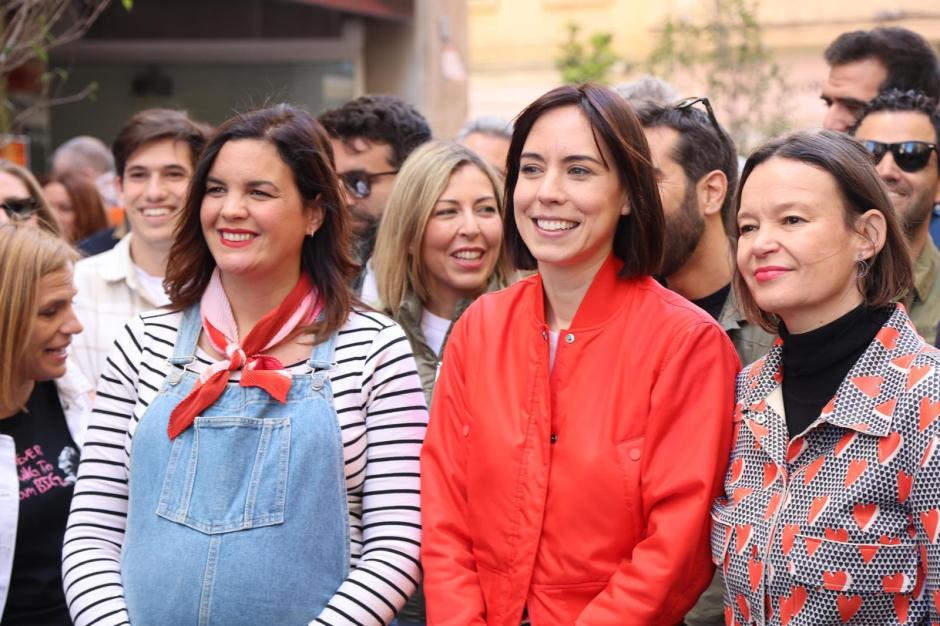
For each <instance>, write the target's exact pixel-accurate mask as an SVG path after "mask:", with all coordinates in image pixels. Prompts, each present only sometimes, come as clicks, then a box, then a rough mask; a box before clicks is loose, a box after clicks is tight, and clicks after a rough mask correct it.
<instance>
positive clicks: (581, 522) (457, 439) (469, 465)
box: [421, 256, 739, 626]
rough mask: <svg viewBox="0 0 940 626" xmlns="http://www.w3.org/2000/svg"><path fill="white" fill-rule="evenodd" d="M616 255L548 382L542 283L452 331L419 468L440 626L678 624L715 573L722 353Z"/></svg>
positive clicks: (723, 343) (717, 335)
mask: <svg viewBox="0 0 940 626" xmlns="http://www.w3.org/2000/svg"><path fill="white" fill-rule="evenodd" d="M621 267H622V264H621V262H620V261H618V260H617V259H616V258H615V257H613V256H611V257H610V258H609V259H608V260H607V261H606V262H605V264H604V266H603V267H602V268H601V269H600V271H599V272H598V273H597V275H596V276H595V278H594V280H593V282H592V284H591V286H590V288H589V289H588V292H587V294H586V295H585V297H584V300H583V301H582V303H581V306H580V308H579V309H578V311H577V314H576V315H575V318H574V320H573V322H572V326H571V328H568V329H564V330H562V331H561V333H560V336H559V341H558V349H557V353H556V358H555V364H554V369H552V370H551V371H549V333H548V327H547V325H546V322H545V311H544V297H543V290H542V283H541V280H540V278H539V276H538V275H536V276H532V277H530V278H528V279H526V280H523V281H520V282H519V283H516V284H515V285H513V286H512V287H510V288H508V289H505V290H503V291H500V292H497V293H493V294H487V295H484V296H482V297H480V298H479V299H478V300H477V301H476V302H475V303H474V304H473V305H472V306H471V307H470V308H469V309H468V310H467V311H466V312H465V313H464V315H463V316H462V317H461V318H460V320H459V321H458V322H457V324H456V325H455V326H454V328H453V330H452V331H451V335H450V338H449V340H448V343H447V348H446V352H445V354H444V361H443V368H442V371H441V375H440V378H439V379H438V382H437V385H436V387H435V390H434V400H433V406H432V411H431V420H430V425H429V428H428V433H427V438H426V440H425V443H424V448H423V450H422V453H421V464H422V469H421V491H422V527H423V538H422V561H423V566H424V572H425V583H424V584H425V594H426V597H427V605H428V622H429V624H432V625H435V626H444V625H447V626H450V625H453V626H466V625H467V624H476V625H479V624H490V625H499V626H519V622H520V619H521V617H522V615H523V610H524V609H525V608H527V609H528V614H529V617H530V618H531V621H532V623H533V624H535V625H537V626H538V625H543V624H551V625H552V626H564V625H567V624H578V625H583V626H587V625H598V626H599V625H601V624H611V625H613V624H616V625H618V626H629V625H640V624H644V625H645V624H669V625H673V624H676V623H678V622H680V621H681V620H682V616H683V615H684V614H685V612H686V611H687V610H688V609H689V608H690V607H691V606H692V604H693V603H694V602H695V600H696V598H697V597H698V595H699V593H700V592H701V591H702V590H703V589H704V588H705V587H706V586H707V585H708V582H709V581H710V580H711V575H712V565H711V563H710V552H709V546H708V533H709V505H710V502H711V499H712V497H713V496H714V495H715V494H717V493H718V492H719V491H720V490H721V482H722V477H723V474H724V471H725V469H726V467H727V459H728V454H729V449H730V444H731V429H732V415H733V407H734V379H735V374H736V372H737V371H738V369H739V363H738V357H737V355H736V354H735V351H734V347H733V346H732V345H731V342H730V341H729V340H728V338H727V337H726V336H725V334H724V332H723V331H722V330H721V328H720V327H719V326H718V325H717V324H716V323H715V322H714V321H713V320H712V319H711V318H710V317H709V316H708V315H707V314H706V313H704V312H703V311H702V310H700V309H699V308H697V307H695V306H694V305H692V304H691V303H689V302H688V301H686V300H684V299H683V298H681V297H679V296H678V295H675V294H673V293H672V292H670V291H668V290H667V289H665V288H663V287H662V286H660V285H659V284H658V283H656V282H655V281H654V280H652V279H651V278H649V277H640V278H632V279H622V278H619V277H618V276H617V273H618V272H619V270H620V268H621Z"/></svg>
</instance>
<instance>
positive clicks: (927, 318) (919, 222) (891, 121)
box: [850, 89, 940, 342]
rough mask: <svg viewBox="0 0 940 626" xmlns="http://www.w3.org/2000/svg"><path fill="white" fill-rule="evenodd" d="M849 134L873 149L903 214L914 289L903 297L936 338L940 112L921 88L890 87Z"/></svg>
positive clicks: (939, 318) (920, 325)
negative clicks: (934, 229) (933, 231)
mask: <svg viewBox="0 0 940 626" xmlns="http://www.w3.org/2000/svg"><path fill="white" fill-rule="evenodd" d="M850 133H851V134H853V135H854V136H855V138H856V139H858V140H859V141H861V142H862V144H863V145H864V146H865V147H866V148H867V149H868V151H869V152H871V153H872V156H873V158H874V160H875V163H876V165H875V168H876V169H877V171H878V174H879V176H881V180H882V181H884V183H885V186H887V188H888V192H889V196H890V197H891V200H892V202H893V203H894V208H895V210H896V211H897V213H898V216H899V217H900V218H901V224H902V225H903V227H904V234H905V236H906V237H907V243H908V246H909V248H910V251H911V257H912V258H913V259H914V292H913V293H912V294H910V295H909V296H908V298H907V300H906V301H905V304H906V305H907V307H908V310H909V312H910V316H911V320H912V321H913V322H914V325H915V326H916V327H917V332H918V333H919V334H920V335H921V336H922V337H923V338H924V339H926V340H927V341H930V342H934V341H935V340H936V339H937V325H938V322H940V250H938V249H937V246H936V245H935V244H934V242H933V240H932V239H931V237H930V219H931V217H932V215H933V208H934V205H935V204H937V203H940V155H938V146H940V111H938V110H937V101H936V100H934V99H932V98H928V97H927V96H925V95H924V94H923V93H921V92H917V91H901V90H898V89H890V90H888V91H884V92H882V93H881V94H880V95H879V96H878V97H877V98H875V99H874V100H872V101H871V102H869V103H868V104H867V105H866V106H865V108H864V109H863V111H862V115H861V117H860V118H859V121H858V122H857V123H856V124H855V126H854V127H853V128H852V129H850Z"/></svg>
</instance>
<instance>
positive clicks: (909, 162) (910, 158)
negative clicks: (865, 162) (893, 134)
mask: <svg viewBox="0 0 940 626" xmlns="http://www.w3.org/2000/svg"><path fill="white" fill-rule="evenodd" d="M862 144H863V145H864V146H865V149H866V150H868V151H869V152H871V154H872V156H873V157H875V165H878V164H879V163H881V159H883V158H884V156H885V155H886V154H887V153H888V152H891V156H892V157H894V163H895V164H896V165H897V166H898V167H899V168H901V170H902V171H904V172H908V173H913V172H919V171H920V170H922V169H924V168H925V167H927V163H929V162H930V153H931V152H932V151H936V150H937V144H933V143H927V142H925V141H900V142H898V143H882V142H880V141H871V140H869V141H863V142H862ZM938 154H940V152H938Z"/></svg>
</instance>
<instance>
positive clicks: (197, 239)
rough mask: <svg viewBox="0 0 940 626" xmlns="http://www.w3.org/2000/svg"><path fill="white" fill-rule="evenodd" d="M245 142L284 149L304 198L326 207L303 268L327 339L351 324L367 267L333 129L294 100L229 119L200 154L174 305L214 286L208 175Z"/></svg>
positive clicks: (173, 276)
mask: <svg viewBox="0 0 940 626" xmlns="http://www.w3.org/2000/svg"><path fill="white" fill-rule="evenodd" d="M239 139H255V140H259V141H266V142H268V143H270V144H271V145H273V146H274V147H275V148H277V152H278V155H280V157H281V160H283V161H284V163H285V164H286V165H287V167H289V168H290V170H291V172H292V173H293V175H294V182H295V183H296V185H297V189H298V191H299V192H300V196H301V197H302V198H303V200H304V201H305V202H307V201H312V200H314V199H318V200H319V203H320V205H321V206H322V207H323V224H322V225H321V226H320V228H319V229H318V230H317V232H316V233H314V235H313V236H312V237H306V238H305V239H304V243H303V247H302V249H301V252H300V266H301V271H303V272H304V273H306V274H307V276H308V277H309V278H310V281H311V282H312V283H313V284H314V286H316V288H317V289H318V290H319V292H320V297H321V298H323V304H324V308H323V318H322V321H321V322H319V323H317V324H315V325H314V327H313V328H312V329H311V330H312V332H314V333H316V335H317V337H318V340H320V339H326V338H327V337H329V336H330V335H331V334H332V333H333V332H334V331H336V330H337V329H338V328H339V327H340V326H342V325H343V324H344V323H345V322H346V318H347V316H348V315H349V311H350V309H351V308H352V306H353V304H354V302H355V298H354V296H353V295H352V292H351V291H350V288H349V283H350V281H351V280H352V278H353V276H355V274H356V273H357V271H358V269H359V266H358V265H357V264H356V263H355V262H354V261H353V260H352V257H351V252H350V250H351V248H350V236H351V235H350V230H349V221H348V219H349V218H348V216H347V213H346V210H345V209H344V208H343V202H342V195H341V191H340V187H339V179H338V178H337V176H336V173H335V167H334V162H333V151H332V149H331V147H330V142H329V139H328V137H327V134H326V131H325V130H324V129H323V127H322V126H321V125H320V123H319V122H317V121H316V120H315V119H314V118H313V117H312V116H311V115H310V114H309V113H307V112H306V111H304V110H302V109H299V108H297V107H294V106H291V105H288V104H278V105H276V106H273V107H270V108H266V109H261V110H259V111H252V112H250V113H245V114H242V115H237V116H235V117H233V118H231V119H229V120H228V121H226V122H225V123H224V124H222V126H220V127H219V129H218V131H217V132H216V133H215V135H213V136H212V138H211V139H210V140H209V143H208V144H207V145H206V147H205V149H204V150H203V152H202V154H201V155H200V156H199V160H198V161H197V163H196V167H195V171H194V173H193V178H192V181H191V182H190V187H189V195H188V196H187V198H186V203H185V204H184V206H183V209H182V210H183V215H182V217H181V218H180V222H179V225H178V226H177V228H176V233H175V237H174V240H173V247H172V248H171V250H170V260H169V263H168V265H167V271H166V280H165V285H166V288H167V293H168V294H169V296H170V301H171V303H172V306H173V308H174V309H177V310H182V309H185V308H187V307H189V306H192V305H193V304H195V303H197V302H199V300H200V298H202V293H203V292H204V291H205V289H206V286H207V285H208V284H209V279H210V277H211V276H212V271H213V270H214V269H215V265H216V264H215V259H213V258H212V255H211V254H210V252H209V246H208V244H207V243H206V240H205V237H204V235H203V232H202V225H201V222H200V219H199V212H200V209H201V207H202V201H203V198H204V196H205V193H206V179H207V177H208V175H209V171H210V170H211V169H212V166H213V164H214V163H215V160H216V157H218V155H219V151H220V150H221V149H222V146H224V145H225V144H226V143H227V142H229V141H236V140H239Z"/></svg>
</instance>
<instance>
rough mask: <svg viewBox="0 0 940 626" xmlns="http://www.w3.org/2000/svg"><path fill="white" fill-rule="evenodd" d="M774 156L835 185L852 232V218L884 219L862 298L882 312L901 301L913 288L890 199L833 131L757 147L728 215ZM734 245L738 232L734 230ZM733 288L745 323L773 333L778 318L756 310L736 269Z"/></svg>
mask: <svg viewBox="0 0 940 626" xmlns="http://www.w3.org/2000/svg"><path fill="white" fill-rule="evenodd" d="M772 157H777V158H781V159H790V160H791V161H798V162H800V163H805V164H806V165H809V166H812V167H815V168H817V169H820V170H822V171H824V172H826V173H827V174H829V175H830V176H832V178H833V180H834V181H835V183H836V187H837V188H838V190H839V194H840V195H841V196H842V207H840V208H841V210H842V217H843V220H844V222H845V225H846V228H848V229H849V230H852V231H854V230H855V229H856V225H855V221H856V219H857V218H858V217H859V216H861V215H863V214H864V213H866V212H867V211H869V210H871V209H877V210H878V211H880V212H881V214H882V215H884V218H885V225H886V228H887V232H886V233H885V245H884V247H883V248H882V249H881V250H880V251H878V252H877V253H876V254H875V255H874V256H873V257H872V258H871V259H869V262H870V263H869V267H868V271H867V273H866V274H865V275H864V276H862V277H861V278H860V279H859V280H860V283H861V284H860V285H859V289H860V291H861V292H862V299H863V300H864V302H865V304H866V305H867V306H868V307H869V308H880V307H883V306H886V305H888V304H890V303H892V302H896V301H897V300H899V299H901V298H903V297H904V295H905V294H906V293H907V292H908V291H909V290H910V288H911V286H912V285H913V281H914V278H913V270H912V268H911V256H910V252H909V251H908V248H907V243H906V242H905V240H904V234H903V232H902V230H901V225H900V224H899V223H898V218H897V215H896V214H895V211H894V208H893V207H892V205H891V199H890V198H889V197H888V192H887V191H886V190H885V186H884V184H883V183H882V182H881V178H879V176H878V173H877V172H876V171H875V167H874V165H872V159H871V155H870V154H869V153H868V151H867V150H865V148H864V147H862V144H860V143H859V142H858V141H856V140H854V139H852V138H851V137H849V136H848V135H844V134H842V133H837V132H834V131H831V130H823V131H819V132H806V131H803V132H797V133H793V134H791V135H787V136H785V137H781V138H779V139H774V140H772V141H770V142H768V143H765V144H764V145H763V146H761V147H760V148H758V149H757V150H756V151H755V152H754V153H753V154H752V155H751V156H750V157H748V159H747V163H745V164H744V170H743V171H742V172H741V183H740V184H739V185H738V192H737V194H735V198H734V209H733V211H732V215H734V219H735V220H736V219H737V215H738V212H739V211H740V210H741V191H742V190H743V189H744V186H745V185H746V184H747V179H748V178H749V177H750V176H751V174H752V173H753V172H754V170H755V169H756V168H757V167H758V166H759V165H761V164H762V163H765V162H766V161H768V160H769V159H771V158H772ZM733 233H734V243H735V246H737V240H738V235H739V233H738V229H737V228H736V227H735V228H734V229H733ZM734 287H735V291H736V293H737V295H738V298H739V303H740V305H741V308H742V309H743V312H744V313H745V315H746V316H747V318H748V319H749V320H751V321H752V322H755V323H757V324H759V325H760V326H761V327H762V328H764V329H765V330H767V331H769V332H772V333H776V332H777V327H778V326H779V324H780V319H779V318H778V317H777V316H776V315H774V314H773V313H770V312H768V311H764V310H762V309H761V308H760V307H759V306H757V302H756V301H755V300H754V297H753V296H752V295H751V292H750V290H749V289H748V287H747V283H745V282H744V277H743V276H742V275H741V272H740V270H737V269H735V272H734Z"/></svg>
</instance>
